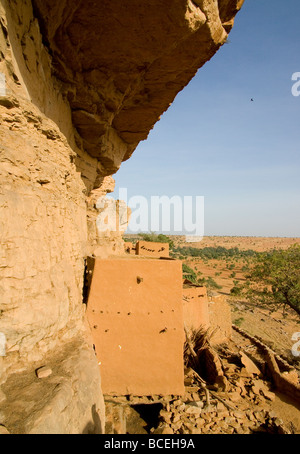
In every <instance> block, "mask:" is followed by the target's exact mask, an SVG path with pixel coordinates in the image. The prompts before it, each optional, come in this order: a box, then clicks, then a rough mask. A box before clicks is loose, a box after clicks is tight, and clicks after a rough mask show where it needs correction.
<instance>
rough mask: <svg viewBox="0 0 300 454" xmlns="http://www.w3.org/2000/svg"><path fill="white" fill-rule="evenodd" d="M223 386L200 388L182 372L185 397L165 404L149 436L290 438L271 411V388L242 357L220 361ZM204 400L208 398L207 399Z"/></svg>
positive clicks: (192, 374) (193, 374)
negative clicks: (229, 435)
mask: <svg viewBox="0 0 300 454" xmlns="http://www.w3.org/2000/svg"><path fill="white" fill-rule="evenodd" d="M222 366H223V371H224V379H223V383H222V385H221V386H220V385H217V386H216V385H207V386H206V388H207V389H206V390H205V387H203V382H201V379H200V381H199V378H200V377H199V375H198V374H197V372H195V371H194V370H193V369H191V368H188V369H186V371H185V390H186V392H185V395H184V396H182V398H180V399H175V400H173V401H170V402H169V403H167V404H164V406H163V409H162V410H161V412H160V415H159V423H158V426H157V427H156V428H152V429H151V430H150V432H151V433H152V434H193V435H194V434H214V433H215V434H252V433H273V434H290V433H293V427H286V426H285V425H284V423H283V421H282V420H281V419H280V418H278V417H277V416H276V414H275V413H274V411H272V410H271V405H270V404H271V402H272V401H273V400H274V399H275V394H274V393H273V392H272V384H271V383H270V382H268V381H266V380H264V379H263V378H262V374H261V373H260V371H259V369H258V368H257V367H256V365H255V364H254V363H253V362H252V360H251V359H250V358H249V357H248V356H247V355H246V354H245V353H244V352H240V354H239V355H237V354H235V353H234V354H232V356H230V352H227V358H226V359H224V358H222ZM207 396H209V397H208V398H207Z"/></svg>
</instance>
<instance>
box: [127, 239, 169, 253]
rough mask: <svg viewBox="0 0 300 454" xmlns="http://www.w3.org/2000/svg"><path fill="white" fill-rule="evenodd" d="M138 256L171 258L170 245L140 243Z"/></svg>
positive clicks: (137, 247)
mask: <svg viewBox="0 0 300 454" xmlns="http://www.w3.org/2000/svg"><path fill="white" fill-rule="evenodd" d="M135 247H136V255H142V256H145V257H169V254H170V253H169V243H154V242H151V241H138V242H137V243H136V246H135Z"/></svg>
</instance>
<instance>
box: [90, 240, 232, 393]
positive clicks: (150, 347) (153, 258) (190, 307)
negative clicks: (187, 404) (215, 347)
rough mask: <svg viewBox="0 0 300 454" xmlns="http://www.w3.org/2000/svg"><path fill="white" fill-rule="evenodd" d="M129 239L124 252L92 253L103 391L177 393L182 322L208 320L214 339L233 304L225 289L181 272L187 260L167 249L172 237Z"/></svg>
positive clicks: (192, 325) (224, 331) (223, 334)
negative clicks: (210, 288)
mask: <svg viewBox="0 0 300 454" xmlns="http://www.w3.org/2000/svg"><path fill="white" fill-rule="evenodd" d="M126 247H127V253H124V254H123V256H116V255H113V256H110V257H107V258H103V257H102V258H100V257H96V258H95V257H94V258H93V257H89V258H88V261H87V276H88V282H87V287H88V297H87V319H88V322H89V325H90V328H91V331H92V338H93V344H94V349H95V352H96V356H97V358H98V363H99V367H100V371H101V377H102V391H103V394H104V395H106V396H125V395H132V396H151V395H160V396H170V395H178V396H180V395H182V394H184V359H183V349H184V342H185V333H184V328H187V330H188V331H190V332H191V331H192V330H198V329H200V328H202V327H203V328H207V329H208V328H211V329H212V330H213V331H215V333H214V336H213V338H212V339H211V342H212V344H218V343H222V342H226V341H227V340H228V339H229V338H230V335H231V313H230V307H229V305H228V304H227V303H226V301H225V299H224V297H223V296H221V295H218V294H215V295H214V297H208V295H207V291H206V288H205V287H202V286H199V285H195V284H193V283H192V282H190V281H189V280H188V279H184V280H183V273H182V262H181V261H178V260H174V259H172V258H170V257H169V244H168V243H152V242H146V241H140V242H138V243H137V244H136V246H135V247H134V245H133V244H132V243H130V242H128V243H125V252H126ZM162 248H163V249H164V250H162ZM144 254H145V255H144ZM160 254H163V255H162V256H161V257H160ZM166 259H167V260H166Z"/></svg>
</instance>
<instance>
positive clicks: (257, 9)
mask: <svg viewBox="0 0 300 454" xmlns="http://www.w3.org/2000/svg"><path fill="white" fill-rule="evenodd" d="M299 20H300V2H299V0H287V1H286V2H282V0H280V1H279V0H273V1H270V0H246V1H245V3H244V6H243V7H242V9H241V11H240V12H239V13H238V15H237V16H236V21H235V25H234V28H233V30H232V32H231V33H230V35H229V42H228V43H226V44H225V45H224V46H222V47H221V49H220V50H219V51H218V52H217V53H216V55H215V56H214V57H213V58H212V59H211V60H210V61H209V62H208V63H206V65H204V66H203V67H202V68H201V69H200V70H199V71H198V73H197V75H196V76H195V77H194V79H193V80H192V81H191V82H190V84H189V85H188V86H187V87H185V88H184V90H182V91H181V92H180V93H179V94H178V95H177V97H176V99H175V101H174V102H173V104H172V105H171V106H170V108H169V109H168V111H167V112H165V113H164V114H163V115H162V117H161V120H160V121H159V122H157V123H156V125H155V127H154V128H153V130H152V131H151V132H150V134H149V136H148V139H147V140H146V141H143V142H141V143H140V145H139V146H138V148H137V149H136V151H135V152H134V154H133V156H132V157H131V158H130V159H129V160H128V161H126V162H124V163H123V164H122V166H121V169H120V170H119V171H118V172H117V173H116V174H115V175H114V178H115V180H116V190H115V192H114V194H113V196H115V197H116V198H117V197H118V193H119V189H120V188H127V194H128V200H127V201H128V202H129V205H130V198H131V197H133V196H136V195H140V196H143V197H146V198H147V199H148V200H150V197H151V196H163V195H166V196H168V197H172V196H175V195H178V196H181V197H184V196H193V197H196V196H204V201H205V202H204V203H205V205H204V206H205V211H204V235H221V236H222V235H232V236H236V235H238V236H287V237H300V177H299V176H300V124H299V123H300V96H299V97H295V96H293V95H292V91H291V90H292V86H293V84H294V83H295V82H293V81H292V74H293V73H295V72H300V58H299V56H300V33H299ZM299 91H300V89H299ZM251 98H253V100H254V101H253V102H251ZM149 230H150V229H149ZM165 233H168V232H165ZM169 233H175V232H169Z"/></svg>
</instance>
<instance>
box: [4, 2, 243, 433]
mask: <svg viewBox="0 0 300 454" xmlns="http://www.w3.org/2000/svg"><path fill="white" fill-rule="evenodd" d="M242 3H243V1H242V0H219V1H217V0H214V1H211V0H201V1H200V0H194V1H191V0H172V1H171V0H167V1H166V0H149V1H148V2H140V1H137V0H133V1H131V2H124V1H121V0H109V1H108V0H96V1H95V0H93V1H91V0H84V1H83V0H75V1H74V0H72V1H71V0H59V1H58V0H9V1H8V0H1V2H0V74H1V77H0V84H1V88H0V116H1V120H0V172H1V185H0V200H1V203H0V231H1V254H0V256H1V265H0V275H1V289H0V304H1V306H0V332H1V333H2V334H4V336H5V339H6V344H5V356H1V357H0V367H1V377H0V386H1V391H0V406H1V409H0V410H1V419H2V420H1V421H0V423H1V424H2V425H4V426H5V427H6V428H7V430H8V431H9V432H11V433H26V434H29V433H101V431H103V427H104V418H105V416H104V402H103V394H102V391H101V376H100V371H99V365H98V359H97V357H96V356H95V352H94V349H93V339H92V335H91V334H92V333H91V330H90V327H89V324H88V323H87V317H86V312H85V308H86V306H85V304H83V300H84V274H85V266H86V260H87V257H89V256H93V254H94V255H96V256H99V255H100V256H102V257H104V256H107V257H108V256H110V255H115V256H116V255H118V254H120V253H123V252H124V244H123V240H122V229H120V230H119V231H117V232H111V231H109V228H108V229H107V230H105V231H101V232H99V230H98V229H97V223H96V221H97V217H98V215H99V211H101V210H102V209H103V206H100V205H99V204H98V203H97V202H98V200H99V198H102V197H105V195H106V194H107V193H108V192H111V191H112V190H113V185H114V182H113V179H112V175H114V174H115V173H116V172H117V171H118V169H119V168H120V166H121V164H122V162H123V161H125V160H127V159H129V158H130V156H131V155H132V153H133V152H134V150H135V148H136V147H137V145H138V143H139V142H140V141H141V140H144V139H146V138H147V135H148V133H149V131H150V130H151V128H152V127H153V126H154V124H155V123H156V122H157V121H158V119H159V117H160V115H161V114H162V113H163V112H164V111H166V110H167V108H168V107H169V105H170V104H171V103H172V101H173V100H174V98H175V96H176V94H177V93H178V92H179V91H181V90H182V89H183V88H184V87H185V86H186V85H187V84H188V83H189V81H190V80H191V79H192V78H193V76H194V75H195V74H196V72H197V70H198V69H199V68H201V66H203V65H204V64H205V63H206V62H207V61H208V60H209V59H211V58H212V57H213V56H214V55H215V53H216V52H217V50H218V49H219V48H220V46H222V44H223V43H225V42H226V39H227V36H228V33H229V32H230V30H231V28H232V26H233V23H234V18H235V15H236V13H237V12H238V10H239V9H240V8H241V6H242ZM216 58H217V56H216ZM107 224H108V226H109V219H108V221H107ZM95 251H97V253H96V254H95ZM169 266H171V265H169ZM43 366H47V367H48V369H49V370H51V374H50V375H49V376H48V377H47V378H44V379H38V377H37V374H36V370H38V369H39V368H40V367H43ZM50 409H51V411H50Z"/></svg>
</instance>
